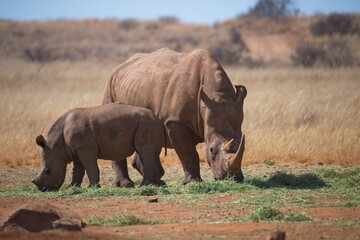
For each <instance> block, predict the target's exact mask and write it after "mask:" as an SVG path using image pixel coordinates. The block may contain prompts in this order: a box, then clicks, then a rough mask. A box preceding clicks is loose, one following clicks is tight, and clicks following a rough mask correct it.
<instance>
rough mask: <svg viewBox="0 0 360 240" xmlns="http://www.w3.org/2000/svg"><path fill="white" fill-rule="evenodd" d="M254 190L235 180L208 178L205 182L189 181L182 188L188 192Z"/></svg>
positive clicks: (210, 192) (207, 192) (209, 192)
mask: <svg viewBox="0 0 360 240" xmlns="http://www.w3.org/2000/svg"><path fill="white" fill-rule="evenodd" d="M252 190H255V189H254V187H253V186H251V185H249V184H243V183H238V182H235V181H233V180H231V179H228V180H223V181H215V180H210V181H206V182H199V183H191V184H189V185H188V186H184V187H183V188H182V191H183V192H186V193H188V194H217V193H236V192H249V191H252Z"/></svg>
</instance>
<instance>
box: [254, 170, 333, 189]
mask: <svg viewBox="0 0 360 240" xmlns="http://www.w3.org/2000/svg"><path fill="white" fill-rule="evenodd" d="M249 184H251V185H254V186H256V187H259V188H274V187H278V188H288V189H318V188H323V187H326V186H327V185H326V183H325V182H324V181H323V180H322V179H321V178H319V177H318V176H317V175H315V174H313V173H305V174H300V175H293V174H289V173H285V172H277V173H275V174H274V175H272V176H271V177H269V178H267V179H260V178H254V179H251V180H250V182H249Z"/></svg>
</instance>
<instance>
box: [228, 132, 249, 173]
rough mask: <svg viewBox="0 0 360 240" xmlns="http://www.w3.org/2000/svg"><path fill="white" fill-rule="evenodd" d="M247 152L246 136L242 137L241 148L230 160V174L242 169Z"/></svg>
mask: <svg viewBox="0 0 360 240" xmlns="http://www.w3.org/2000/svg"><path fill="white" fill-rule="evenodd" d="M244 150H245V136H244V135H241V141H240V145H239V148H238V149H237V151H236V153H235V155H234V156H233V157H232V158H230V159H229V162H228V167H229V171H230V172H236V171H237V170H239V169H240V167H241V160H242V157H243V154H244Z"/></svg>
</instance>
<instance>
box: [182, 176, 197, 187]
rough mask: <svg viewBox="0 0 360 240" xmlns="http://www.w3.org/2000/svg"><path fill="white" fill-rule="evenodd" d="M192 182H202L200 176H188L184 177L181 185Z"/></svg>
mask: <svg viewBox="0 0 360 240" xmlns="http://www.w3.org/2000/svg"><path fill="white" fill-rule="evenodd" d="M192 182H202V179H201V177H200V176H199V177H188V178H185V179H184V181H182V185H186V184H189V183H192Z"/></svg>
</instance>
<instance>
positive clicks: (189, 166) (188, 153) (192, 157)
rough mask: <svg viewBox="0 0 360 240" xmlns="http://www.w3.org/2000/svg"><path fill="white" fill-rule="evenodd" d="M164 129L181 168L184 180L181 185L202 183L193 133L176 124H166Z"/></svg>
mask: <svg viewBox="0 0 360 240" xmlns="http://www.w3.org/2000/svg"><path fill="white" fill-rule="evenodd" d="M166 128H167V131H168V135H169V137H170V142H171V145H172V146H173V147H174V149H175V151H176V153H177V155H178V156H179V158H180V161H181V164H182V166H183V170H184V174H185V178H184V181H183V182H182V184H183V185H185V184H188V183H190V182H200V181H202V179H201V176H200V161H199V154H198V152H197V151H196V148H195V146H196V143H195V138H194V134H193V132H192V131H191V130H190V129H189V128H188V127H186V126H184V125H182V124H181V123H177V122H167V123H166Z"/></svg>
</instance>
